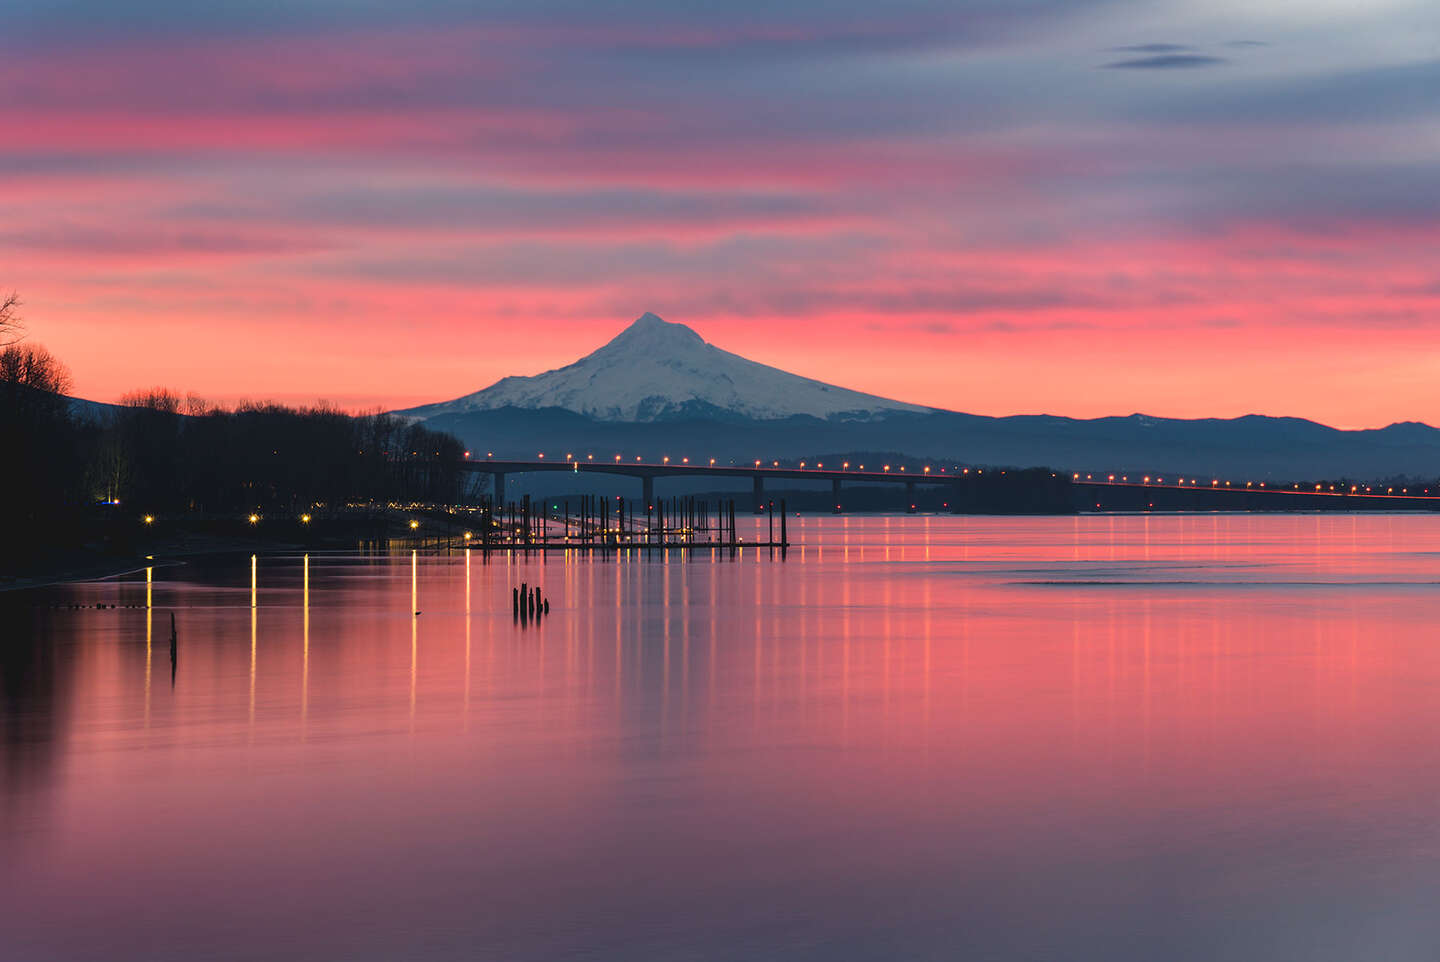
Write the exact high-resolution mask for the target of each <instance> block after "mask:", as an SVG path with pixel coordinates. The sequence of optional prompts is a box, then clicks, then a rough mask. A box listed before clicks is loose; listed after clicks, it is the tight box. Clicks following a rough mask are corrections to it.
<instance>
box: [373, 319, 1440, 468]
mask: <svg viewBox="0 0 1440 962" xmlns="http://www.w3.org/2000/svg"><path fill="white" fill-rule="evenodd" d="M396 413H398V414H402V415H406V416H409V417H414V418H418V419H421V420H423V421H424V422H425V424H426V426H427V427H430V428H434V429H439V430H444V431H449V432H451V433H453V434H455V435H457V436H458V437H460V438H461V439H462V440H464V441H465V443H466V444H467V445H469V447H470V448H471V449H472V450H474V451H476V452H482V456H483V452H494V454H495V455H496V456H497V457H533V456H534V455H535V454H536V453H537V452H539V451H545V452H547V453H548V454H549V455H550V456H552V457H554V456H557V455H559V456H563V454H564V453H579V454H594V455H595V457H596V460H601V459H605V458H612V457H613V456H614V455H615V454H616V453H624V454H625V455H626V456H627V457H632V456H633V455H636V454H639V455H641V456H644V457H646V458H647V459H648V458H659V457H661V456H663V455H670V456H671V457H674V458H679V457H682V456H688V457H691V458H704V459H707V460H708V459H709V458H712V457H713V458H716V459H718V460H720V461H721V462H722V463H723V462H726V461H731V460H733V461H735V462H736V463H740V464H744V463H748V462H749V461H751V460H753V459H755V458H765V459H770V458H778V457H786V458H790V457H801V456H806V455H813V454H816V453H820V452H827V451H860V450H886V451H904V452H906V453H907V454H910V455H913V456H915V457H921V458H937V459H952V460H955V461H957V462H963V463H972V464H1007V465H1022V466H1023V465H1046V466H1049V467H1053V468H1059V469H1064V470H1067V471H1081V472H1107V473H1108V472H1111V471H1115V472H1133V471H1161V472H1175V473H1186V474H1196V475H1204V474H1211V475H1216V476H1221V477H1231V478H1247V479H1248V478H1255V479H1264V478H1312V477H1340V476H1351V477H1357V478H1380V477H1388V476H1393V475H1401V474H1404V475H1410V476H1415V477H1437V476H1440V430H1436V429H1435V428H1432V427H1430V426H1428V425H1425V424H1419V423H1415V422H1404V423H1399V424H1392V425H1390V426H1389V427H1386V428H1380V429H1374V430H1363V431H1342V430H1339V429H1337V428H1332V427H1327V426H1326V425H1323V424H1317V423H1316V422H1314V421H1307V420H1304V419H1302V418H1276V417H1263V416H1260V415H1249V416H1246V417H1239V418H1230V419H1219V418H1206V419H1202V420H1180V419H1175V418H1154V417H1147V416H1145V415H1142V414H1132V415H1130V416H1128V417H1107V418H1094V419H1089V420H1080V419H1076V418H1065V417H1055V416H1050V415H1019V416H1013V417H1002V418H994V417H985V416H981V415H974V414H962V413H958V412H954V411H943V410H938V409H935V408H925V407H921V406H919V405H913V404H905V403H903V402H899V401H891V400H888V399H886V398H880V397H876V396H874V395H870V394H863V393H860V392H857V391H851V390H848V389H846V388H842V387H837V386H834V385H829V384H825V383H823V382H820V381H814V380H811V379H809V378H802V377H799V376H797V375H794V374H789V373H787V372H785V371H781V370H778V369H776V368H772V367H768V366H766V365H763V364H757V363H756V362H754V361H749V360H746V359H745V358H742V357H740V356H738V355H736V354H731V353H730V352H728V351H722V350H720V349H719V348H717V347H714V346H713V345H710V344H707V343H706V342H705V341H704V340H703V339H701V338H700V336H699V335H698V334H696V333H695V332H694V331H692V330H691V329H690V328H688V327H685V326H684V325H682V324H671V323H668V322H666V321H663V320H661V319H660V318H658V317H656V316H655V315H654V314H646V315H644V316H643V317H641V318H640V319H639V320H637V321H636V322H635V323H634V324H632V325H630V327H629V328H627V329H626V330H625V331H623V332H622V333H621V334H620V335H619V336H617V337H616V338H615V339H614V340H612V341H610V342H609V343H608V344H606V345H605V346H604V347H602V348H600V349H599V350H597V351H596V352H594V353H593V354H590V355H588V356H587V357H584V358H582V359H580V360H579V361H577V362H575V363H574V364H571V365H567V366H566V367H562V368H559V369H557V370H554V371H548V372H546V373H544V374H539V375H535V376H534V377H507V378H504V379H502V380H501V381H499V382H497V383H496V384H494V385H492V386H491V387H489V388H486V389H485V390H483V391H479V392H476V393H475V394H470V395H466V396H465V397H461V398H457V399H455V400H453V401H447V402H442V403H439V404H431V405H425V406H423V407H418V408H411V409H409V410H406V411H400V412H396Z"/></svg>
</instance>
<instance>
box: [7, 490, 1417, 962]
mask: <svg viewBox="0 0 1440 962" xmlns="http://www.w3.org/2000/svg"><path fill="white" fill-rule="evenodd" d="M790 531H791V536H792V538H795V539H797V541H799V542H800V543H799V544H797V546H796V547H794V548H792V549H791V550H790V552H789V553H788V556H787V557H786V558H785V560H784V561H783V562H782V561H781V560H779V559H778V558H777V559H773V560H772V558H771V557H770V554H769V552H761V553H760V554H758V555H757V554H756V553H755V552H753V551H750V552H745V553H742V555H741V556H740V557H738V558H735V559H731V558H728V557H723V556H716V555H712V554H711V552H710V551H709V550H708V549H707V550H703V551H698V552H694V553H692V554H690V555H688V556H682V555H680V554H679V553H678V552H672V553H670V554H669V555H665V556H661V555H651V556H650V557H649V558H645V557H644V556H641V555H635V554H633V553H632V554H631V555H630V556H629V557H628V558H626V557H620V558H617V557H616V556H614V555H604V556H594V557H588V556H583V555H580V556H561V555H556V554H552V555H550V556H549V557H547V558H543V559H542V558H540V557H538V556H532V557H529V558H524V557H515V556H506V555H494V556H491V557H489V558H488V559H487V558H486V557H485V556H483V555H480V554H475V553H472V554H469V555H465V554H459V553H457V554H454V555H449V556H444V555H441V556H435V555H424V554H413V555H412V554H410V553H408V552H403V553H397V554H394V555H390V556H382V557H374V556H371V557H365V556H359V555H322V554H314V555H310V556H302V555H293V556H290V555H286V556H265V555H262V556H259V557H257V558H255V559H253V560H252V559H251V558H249V557H238V558H233V559H224V560H220V561H214V562H207V563H205V564H197V565H189V566H183V567H157V568H154V569H151V570H148V571H144V572H137V573H136V574H134V575H129V576H125V577H123V578H121V579H117V580H114V581H105V582H94V583H88V584H81V585H71V586H64V587H57V588H52V589H47V590H45V591H44V592H39V593H32V594H30V595H28V596H25V597H24V598H23V599H7V605H8V607H7V609H6V614H7V621H9V622H10V623H11V624H12V625H13V626H16V627H18V637H12V638H10V639H7V645H6V647H5V649H4V652H5V654H4V663H3V670H4V685H3V692H4V697H5V702H4V704H3V705H0V712H3V719H4V739H3V741H0V750H3V751H4V753H5V754H4V767H3V774H4V790H3V794H0V805H3V809H0V814H3V816H4V819H3V827H0V882H3V885H4V891H5V892H6V897H5V898H4V899H3V901H0V932H4V933H5V937H4V941H5V943H6V944H7V945H8V946H9V947H10V948H8V949H7V950H6V952H5V953H3V954H4V955H5V957H7V958H8V957H15V958H23V959H30V958H34V959H49V958H95V959H100V958H104V959H117V958H136V959H139V958H145V959H158V958H192V957H196V956H200V957H210V958H234V959H251V958H256V957H267V958H295V959H309V958H377V959H380V958H386V959H390V958H451V957H453V958H477V957H478V958H505V959H541V958H566V957H579V958H627V959H628V958H687V959H712V958H714V959H721V958H724V959H729V958H755V957H776V958H815V959H821V958H824V959H837V958H840V959H843V958H857V959H870V958H874V959H890V958H946V959H950V958H957V957H970V958H1000V959H1057V958H1064V959H1135V960H1141V959H1145V960H1150V959H1162V958H1163V959H1197V960H1199V959H1207V960H1208V959H1247V960H1249V959H1271V958H1303V959H1315V960H1328V959H1336V960H1339V959H1346V960H1349V959H1355V958H1361V957H1375V958H1387V959H1400V960H1405V959H1430V958H1433V950H1434V947H1435V946H1436V945H1440V922H1437V921H1435V920H1434V918H1433V916H1434V913H1433V909H1432V906H1431V902H1432V898H1431V895H1432V893H1433V892H1434V891H1435V890H1436V887H1437V883H1440V817H1437V814H1436V812H1435V805H1434V799H1435V798H1436V797H1437V792H1436V789H1437V788H1440V784H1437V783H1440V767H1437V763H1440V750H1437V737H1436V734H1435V733H1436V731H1437V730H1440V727H1437V722H1440V697H1437V695H1440V684H1437V683H1440V652H1437V647H1436V644H1435V640H1436V638H1435V631H1434V626H1435V625H1436V624H1437V623H1440V617H1437V616H1440V518H1436V517H1425V516H1364V517H1352V516H1272V517H1264V516H1249V515H1234V516H1197V517H1164V516H1155V517H1143V516H1142V517H1133V516H1116V517H1104V516H1101V517H1084V518H1035V519H1016V518H951V517H925V516H919V517H839V518H830V517H825V518H802V519H793V520H792V524H791V526H790ZM522 581H524V582H527V583H529V584H531V585H535V584H539V585H541V586H542V587H543V588H544V590H545V592H546V594H547V595H549V596H550V598H551V600H552V606H553V607H552V613H551V615H550V616H549V618H548V619H545V620H542V621H541V622H539V623H538V624H536V623H530V624H528V625H526V626H523V627H522V626H520V625H517V624H516V623H515V622H514V621H513V620H512V617H511V611H510V591H511V587H512V586H513V585H516V584H518V583H520V582H522ZM22 600H23V604H22V603H21V601H22ZM97 602H101V603H105V604H107V605H110V604H119V605H122V606H133V607H122V608H119V609H114V610H111V609H105V610H95V609H93V608H90V609H86V610H54V609H52V608H49V607H46V606H49V605H53V604H65V605H68V604H73V603H80V604H89V605H94V604H96V603H97ZM37 606H39V607H37ZM171 611H174V612H176V614H177V623H178V626H179V636H180V644H179V657H178V664H177V666H176V671H175V677H174V681H173V683H172V682H171V679H170V673H169V671H168V669H169V667H170V665H169V656H168V639H169V615H170V612H171ZM416 612H419V614H416ZM27 637H28V639H29V643H16V642H17V641H20V642H23V641H24V640H25V639H26V638H27Z"/></svg>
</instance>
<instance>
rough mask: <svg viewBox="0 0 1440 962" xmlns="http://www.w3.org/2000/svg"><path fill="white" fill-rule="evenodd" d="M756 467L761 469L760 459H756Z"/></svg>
mask: <svg viewBox="0 0 1440 962" xmlns="http://www.w3.org/2000/svg"><path fill="white" fill-rule="evenodd" d="M755 467H757V468H758V467H760V459H759V458H756V459H755Z"/></svg>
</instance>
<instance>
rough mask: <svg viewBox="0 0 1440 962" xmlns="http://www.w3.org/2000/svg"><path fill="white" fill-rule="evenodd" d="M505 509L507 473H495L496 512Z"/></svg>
mask: <svg viewBox="0 0 1440 962" xmlns="http://www.w3.org/2000/svg"><path fill="white" fill-rule="evenodd" d="M503 507H505V472H504V471H496V472H495V510H496V511H499V510H500V509H501V508H503Z"/></svg>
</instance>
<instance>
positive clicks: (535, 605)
mask: <svg viewBox="0 0 1440 962" xmlns="http://www.w3.org/2000/svg"><path fill="white" fill-rule="evenodd" d="M510 610H511V612H512V613H513V615H514V617H515V620H516V621H518V622H519V623H520V624H522V625H524V624H529V623H530V622H531V621H533V622H535V623H536V624H537V625H538V624H539V623H540V619H541V618H544V617H545V616H546V615H548V614H550V599H549V598H545V597H542V596H541V594H540V586H539V585H536V586H535V587H534V588H531V587H530V585H529V584H528V583H526V582H523V581H522V582H521V583H520V587H518V588H511V589H510Z"/></svg>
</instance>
